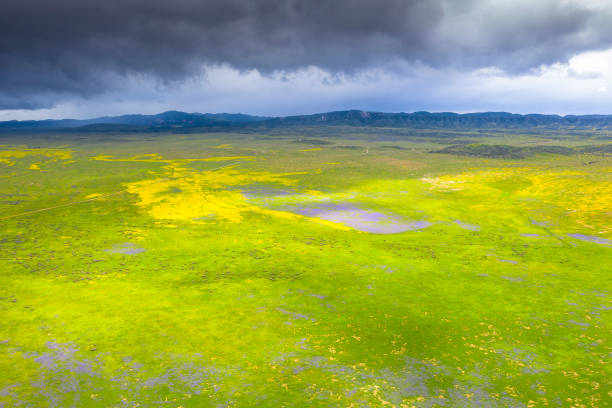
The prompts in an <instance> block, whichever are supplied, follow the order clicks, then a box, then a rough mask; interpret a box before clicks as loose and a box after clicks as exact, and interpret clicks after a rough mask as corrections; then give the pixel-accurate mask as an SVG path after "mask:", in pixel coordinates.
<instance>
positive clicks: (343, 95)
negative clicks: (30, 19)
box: [0, 49, 612, 120]
mask: <svg viewBox="0 0 612 408" xmlns="http://www.w3.org/2000/svg"><path fill="white" fill-rule="evenodd" d="M610 67H612V49H610V50H606V51H599V52H587V53H583V54H580V55H577V56H575V57H573V58H571V59H570V61H569V62H568V63H567V64H554V65H551V66H543V67H540V68H539V69H537V70H534V71H532V72H530V73H528V74H524V75H520V76H511V75H507V74H505V73H504V72H502V71H501V70H499V69H496V68H494V67H490V68H482V69H479V70H475V71H469V72H462V71H459V70H453V69H433V68H430V67H427V66H423V65H407V64H405V63H401V62H396V63H394V64H393V65H392V66H391V67H387V68H385V69H383V68H379V69H371V70H367V71H362V72H360V73H357V74H353V75H347V74H330V73H328V72H326V71H323V70H321V69H319V68H316V67H309V68H304V69H301V70H298V71H295V72H276V73H273V74H271V75H262V74H261V73H259V72H258V71H256V70H250V71H244V72H241V71H238V70H236V69H233V68H231V67H230V66H227V65H220V66H209V67H206V68H205V70H204V72H205V73H204V74H203V75H201V76H199V77H194V78H190V79H188V80H185V81H182V82H180V83H170V84H168V83H166V84H164V83H160V82H159V81H157V80H156V79H154V78H151V77H145V76H131V77H117V78H115V79H114V80H115V83H116V84H117V86H116V87H115V88H114V89H112V90H109V91H107V92H106V93H104V94H101V95H97V96H95V97H92V98H90V99H84V98H80V97H74V96H64V97H63V96H61V95H59V96H58V100H59V101H60V102H59V103H58V104H57V105H55V106H54V107H53V108H50V109H39V110H5V111H0V120H12V119H17V120H26V119H46V118H77V119H81V118H91V117H97V116H104V115H122V114H126V113H144V114H154V113H159V112H162V111H166V110H181V111H187V112H202V113H207V112H210V113H217V112H241V113H248V114H254V115H267V116H286V115H294V114H309V113H317V112H326V111H332V110H345V109H363V110H370V111H384V112H400V111H403V112H413V111H418V110H428V111H453V112H477V111H507V112H514V113H558V114H591V113H594V114H609V113H612V98H610V92H609V89H612V74H611V73H610V69H609V68H610Z"/></svg>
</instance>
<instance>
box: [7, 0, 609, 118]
mask: <svg viewBox="0 0 612 408" xmlns="http://www.w3.org/2000/svg"><path fill="white" fill-rule="evenodd" d="M610 21H612V0H173V1H167V0H104V1H102V0H53V1H50V0H2V1H1V2H0V120H13V119H17V120H26V119H45V118H68V117H70V118H90V117H97V116H105V115H121V114H127V113H145V114H153V113H159V112H163V111H166V110H181V111H187V112H203V113H204V112H210V113H219V112H234V113H236V112H241V113H248V114H254V115H266V116H287V115H294V114H310V113H318V112H327V111H333V110H345V109H362V110H369V111H384V112H414V111H421V110H427V111H435V112H439V111H453V112H482V111H507V112H514V113H557V114H590V113H594V114H612V24H610Z"/></svg>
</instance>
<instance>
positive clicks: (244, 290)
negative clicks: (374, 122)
mask: <svg viewBox="0 0 612 408" xmlns="http://www.w3.org/2000/svg"><path fill="white" fill-rule="evenodd" d="M326 132H327V133H328V134H326V135H323V136H321V135H319V136H317V135H315V136H312V135H309V133H308V132H304V133H303V134H300V133H299V132H297V133H295V132H294V133H292V134H287V135H283V134H282V132H281V134H275V135H272V136H270V135H265V134H248V135H247V134H221V133H214V134H188V135H185V134H176V135H170V134H156V135H142V134H140V135H139V134H134V135H100V136H96V135H85V136H83V137H78V135H75V134H71V135H68V136H62V135H44V136H45V137H43V135H42V134H39V135H33V136H30V137H25V136H21V137H10V136H3V138H2V139H0V144H1V146H0V258H1V263H0V265H1V267H0V407H7V408H8V407H21V406H23V407H156V406H168V407H174V408H176V407H185V408H186V407H254V406H257V407H305V406H313V407H330V406H333V407H384V406H386V407H434V406H444V407H471V406H475V407H476V406H479V407H480V406H487V407H498V406H499V407H544V406H549V407H605V406H612V392H611V391H610V390H612V384H611V381H610V378H612V369H611V366H610V356H611V355H612V354H611V353H612V348H611V347H610V341H611V340H612V335H611V334H610V333H611V331H610V329H611V321H612V320H611V311H612V301H611V300H612V298H611V296H612V293H611V290H612V280H611V272H612V156H610V153H609V150H610V144H609V142H606V138H605V137H595V136H593V137H588V138H587V137H583V138H578V137H570V136H564V137H554V135H552V136H537V135H529V134H499V135H496V136H495V137H493V136H483V135H481V134H476V133H474V134H470V133H469V132H467V133H466V134H464V135H459V136H456V137H455V136H452V137H451V138H450V139H449V137H446V138H435V137H429V136H428V135H427V134H426V133H424V134H423V135H421V136H419V137H414V138H402V137H398V136H393V135H392V133H393V132H392V130H381V131H380V132H381V135H382V136H380V137H376V138H375V137H371V135H372V132H373V131H372V130H368V131H367V132H363V133H360V131H359V129H353V130H351V131H350V132H348V131H346V130H343V131H342V132H341V133H339V134H338V135H334V130H333V129H331V130H326ZM385 132H386V133H385ZM385 135H387V136H385ZM368 140H375V141H368ZM606 143H608V144H606ZM449 146H450V148H449ZM499 146H505V147H499ZM534 146H535V148H534ZM542 146H545V148H543V147H542ZM550 146H552V148H551V147H550Z"/></svg>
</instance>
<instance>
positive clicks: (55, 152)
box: [0, 149, 72, 170]
mask: <svg viewBox="0 0 612 408" xmlns="http://www.w3.org/2000/svg"><path fill="white" fill-rule="evenodd" d="M27 156H45V157H48V158H49V161H57V160H68V159H71V158H72V152H71V151H69V150H63V149H12V150H4V151H0V163H4V164H7V165H9V166H13V165H14V164H15V163H16V161H15V160H13V159H22V158H24V157H27ZM38 164H40V163H38ZM32 170H39V169H32Z"/></svg>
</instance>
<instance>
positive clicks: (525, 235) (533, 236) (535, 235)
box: [519, 234, 541, 238]
mask: <svg viewBox="0 0 612 408" xmlns="http://www.w3.org/2000/svg"><path fill="white" fill-rule="evenodd" d="M519 235H520V236H521V237H527V238H540V237H541V235H539V234H519Z"/></svg>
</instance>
